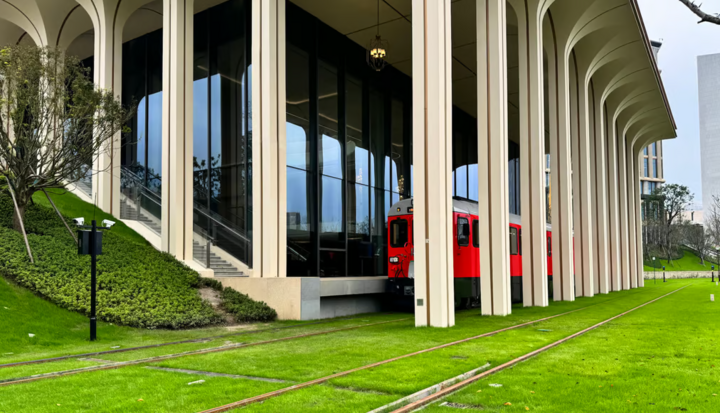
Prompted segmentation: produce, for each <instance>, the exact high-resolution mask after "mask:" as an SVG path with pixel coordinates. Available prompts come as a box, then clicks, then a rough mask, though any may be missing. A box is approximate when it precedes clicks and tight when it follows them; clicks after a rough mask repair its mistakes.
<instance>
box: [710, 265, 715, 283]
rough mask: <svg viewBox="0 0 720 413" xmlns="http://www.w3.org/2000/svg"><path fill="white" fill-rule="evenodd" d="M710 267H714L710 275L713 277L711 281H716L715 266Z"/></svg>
mask: <svg viewBox="0 0 720 413" xmlns="http://www.w3.org/2000/svg"><path fill="white" fill-rule="evenodd" d="M710 268H712V271H710V276H711V277H712V278H711V279H710V281H711V282H715V266H714V265H711V266H710Z"/></svg>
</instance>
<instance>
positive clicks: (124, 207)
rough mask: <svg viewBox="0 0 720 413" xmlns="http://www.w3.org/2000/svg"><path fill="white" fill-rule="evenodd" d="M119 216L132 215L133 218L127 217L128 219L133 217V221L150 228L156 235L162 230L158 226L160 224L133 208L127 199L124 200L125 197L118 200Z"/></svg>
mask: <svg viewBox="0 0 720 413" xmlns="http://www.w3.org/2000/svg"><path fill="white" fill-rule="evenodd" d="M120 216H121V217H133V218H129V219H133V220H134V221H138V222H140V223H141V224H143V225H145V226H146V227H148V228H150V230H152V232H154V233H156V234H157V235H160V234H161V232H162V228H160V225H159V224H158V223H157V222H155V221H153V220H152V219H150V218H149V217H148V216H147V215H145V214H144V213H143V212H142V211H140V212H139V213H138V211H137V210H136V209H135V207H134V206H131V205H130V204H128V203H127V200H125V199H123V200H121V201H120Z"/></svg>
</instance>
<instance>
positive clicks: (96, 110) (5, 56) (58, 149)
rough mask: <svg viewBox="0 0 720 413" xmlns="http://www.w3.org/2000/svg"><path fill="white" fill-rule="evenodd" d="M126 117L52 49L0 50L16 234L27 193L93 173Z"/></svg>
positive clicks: (3, 168)
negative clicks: (97, 162)
mask: <svg viewBox="0 0 720 413" xmlns="http://www.w3.org/2000/svg"><path fill="white" fill-rule="evenodd" d="M129 115H130V113H129V111H128V110H126V109H124V108H123V107H122V105H121V104H120V102H119V101H118V100H117V99H116V98H115V97H114V96H113V95H112V93H111V92H109V91H105V90H100V89H98V88H96V87H95V85H94V84H93V82H92V80H91V79H89V77H88V70H87V69H85V68H84V67H83V66H82V64H81V63H80V61H79V60H78V59H76V58H74V57H70V56H65V55H64V54H63V53H62V52H61V51H59V50H57V49H54V48H39V47H35V46H30V47H28V46H12V47H7V48H3V49H0V174H1V175H3V176H4V177H5V178H6V180H7V184H8V189H9V192H10V193H11V195H12V196H13V198H14V201H15V209H16V214H15V217H14V220H13V226H14V228H15V230H17V231H19V232H23V233H24V229H23V225H22V221H23V217H24V215H25V209H26V207H27V205H28V203H29V202H30V200H31V198H32V195H33V193H35V192H38V191H45V190H46V189H50V188H64V187H65V186H66V185H67V184H71V183H75V182H77V181H78V180H80V179H81V178H83V177H84V176H86V174H87V173H88V172H91V171H92V165H93V164H94V163H95V160H96V159H97V158H98V156H100V155H102V154H104V153H108V152H109V150H110V145H111V141H112V140H113V139H115V138H114V137H115V136H117V134H118V132H120V131H121V130H122V129H123V125H125V122H126V121H127V119H129ZM113 144H115V145H119V144H120V142H114V143H113ZM95 172H97V171H95Z"/></svg>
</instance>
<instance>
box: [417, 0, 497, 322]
mask: <svg viewBox="0 0 720 413" xmlns="http://www.w3.org/2000/svg"><path fill="white" fill-rule="evenodd" d="M505 12H506V2H505V0H479V1H478V2H477V66H478V68H477V69H478V70H477V79H478V82H477V86H478V93H477V96H478V198H479V200H480V202H479V219H480V222H479V227H480V297H481V298H480V301H481V305H482V313H483V314H484V315H508V314H510V312H511V298H510V255H509V243H510V241H509V238H510V235H509V232H510V231H509V212H508V150H507V145H508V144H507V141H508V134H507V46H506V14H505ZM414 159H415V162H416V163H417V158H414Z"/></svg>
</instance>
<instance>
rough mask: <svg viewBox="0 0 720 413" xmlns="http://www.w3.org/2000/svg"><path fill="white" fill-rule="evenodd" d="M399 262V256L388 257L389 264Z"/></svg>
mask: <svg viewBox="0 0 720 413" xmlns="http://www.w3.org/2000/svg"><path fill="white" fill-rule="evenodd" d="M399 262H400V258H398V257H390V264H397V263H399Z"/></svg>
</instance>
